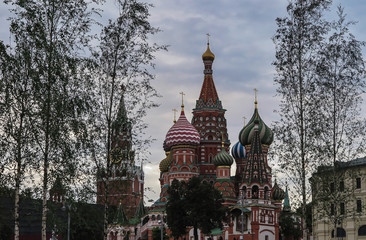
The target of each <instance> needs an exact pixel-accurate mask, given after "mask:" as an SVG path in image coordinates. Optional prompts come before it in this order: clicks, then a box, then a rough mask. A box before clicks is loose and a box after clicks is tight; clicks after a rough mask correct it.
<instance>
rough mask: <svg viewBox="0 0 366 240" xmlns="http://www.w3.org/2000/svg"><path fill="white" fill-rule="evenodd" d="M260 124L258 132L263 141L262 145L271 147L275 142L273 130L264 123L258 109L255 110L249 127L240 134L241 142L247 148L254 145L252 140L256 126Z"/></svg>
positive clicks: (245, 127)
mask: <svg viewBox="0 0 366 240" xmlns="http://www.w3.org/2000/svg"><path fill="white" fill-rule="evenodd" d="M256 122H257V124H258V132H259V137H260V139H261V143H262V144H264V145H267V146H269V145H271V143H272V142H273V132H272V130H271V129H270V128H269V127H268V126H267V125H266V124H265V123H264V122H263V120H262V119H261V117H260V116H259V113H258V109H257V107H256V108H255V110H254V114H253V116H252V118H251V119H250V121H249V122H248V124H247V125H245V126H244V128H243V129H242V130H241V131H240V133H239V141H240V143H241V144H242V145H243V146H247V145H250V144H252V140H253V137H254V131H255V130H254V126H255V124H256Z"/></svg>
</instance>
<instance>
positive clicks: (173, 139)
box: [165, 110, 200, 148]
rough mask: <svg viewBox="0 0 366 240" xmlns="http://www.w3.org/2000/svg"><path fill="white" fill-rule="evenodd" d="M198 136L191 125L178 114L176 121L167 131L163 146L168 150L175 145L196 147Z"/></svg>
mask: <svg viewBox="0 0 366 240" xmlns="http://www.w3.org/2000/svg"><path fill="white" fill-rule="evenodd" d="M199 143H200V135H199V133H198V131H197V129H195V128H194V127H193V126H192V124H190V123H189V122H188V120H187V118H186V116H185V115H184V111H183V110H182V112H181V113H180V116H179V119H178V121H177V122H176V123H175V124H174V125H173V126H172V127H171V128H170V129H169V131H168V133H167V134H166V137H165V144H166V146H167V147H168V148H171V147H172V146H175V145H186V144H187V145H198V144H199Z"/></svg>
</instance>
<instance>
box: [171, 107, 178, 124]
mask: <svg viewBox="0 0 366 240" xmlns="http://www.w3.org/2000/svg"><path fill="white" fill-rule="evenodd" d="M172 111H173V112H174V121H173V122H174V123H176V122H177V120H176V113H177V112H178V110H177V109H175V108H174V109H172Z"/></svg>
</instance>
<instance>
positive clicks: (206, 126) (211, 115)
mask: <svg viewBox="0 0 366 240" xmlns="http://www.w3.org/2000/svg"><path fill="white" fill-rule="evenodd" d="M214 59H215V55H214V54H213V53H212V52H211V50H210V45H209V43H207V50H206V52H205V53H204V54H203V55H202V60H203V63H204V67H205V68H204V71H203V73H204V80H203V84H202V88H201V93H200V96H199V99H198V100H197V101H196V107H195V108H194V109H193V117H192V125H193V126H194V127H195V128H196V129H197V131H198V132H199V134H200V138H201V143H200V145H199V146H198V147H197V159H198V165H199V168H200V176H201V178H202V179H205V180H206V181H209V182H212V183H213V182H214V181H215V178H216V172H215V171H216V169H215V165H214V164H213V158H214V157H215V156H216V154H217V153H218V152H219V151H220V150H221V137H222V135H223V137H224V139H227V140H226V141H225V143H224V145H225V149H226V150H228V149H229V146H230V141H229V140H228V139H229V138H228V134H227V128H226V119H225V111H226V110H225V109H223V108H222V104H221V101H220V100H219V96H218V95H217V92H216V87H215V83H214V80H213V77H212V63H213V61H214Z"/></svg>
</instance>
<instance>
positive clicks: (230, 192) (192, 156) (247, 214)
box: [112, 42, 285, 240]
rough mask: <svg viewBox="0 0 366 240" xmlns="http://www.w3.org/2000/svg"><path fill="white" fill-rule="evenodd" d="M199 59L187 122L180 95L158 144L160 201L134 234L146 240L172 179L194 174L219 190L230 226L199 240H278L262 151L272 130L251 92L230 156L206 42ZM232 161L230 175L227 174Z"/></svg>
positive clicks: (277, 193) (278, 195)
mask: <svg viewBox="0 0 366 240" xmlns="http://www.w3.org/2000/svg"><path fill="white" fill-rule="evenodd" d="M202 60H203V64H204V70H203V74H204V79H203V84H202V87H201V92H200V95H199V98H198V100H197V101H196V106H195V108H194V109H193V116H192V121H191V123H190V122H188V121H187V118H186V116H185V112H184V104H183V96H184V93H181V94H182V106H181V107H182V109H181V113H180V116H179V118H178V120H177V121H174V124H173V126H172V127H171V128H170V129H169V130H168V132H167V134H166V137H165V140H164V142H163V149H164V151H165V158H164V159H163V160H162V161H161V162H160V164H159V169H160V178H159V180H160V186H161V192H160V197H159V199H158V200H157V201H156V202H155V203H154V204H153V205H152V207H151V209H150V211H148V212H147V213H146V215H145V216H144V217H142V218H141V223H140V224H138V225H136V229H137V230H136V231H138V232H139V233H140V237H141V238H143V239H152V232H153V229H154V228H156V227H160V226H161V225H162V224H164V218H165V217H166V213H165V207H166V204H167V202H168V200H169V195H168V189H169V187H170V184H171V183H172V181H173V180H174V179H178V180H180V181H188V180H189V179H190V178H192V177H195V176H196V177H199V178H200V179H201V181H202V182H208V183H211V184H213V186H214V187H215V188H216V189H217V190H219V191H220V192H221V194H222V197H223V200H224V202H223V204H224V205H225V206H227V207H228V208H229V209H230V211H231V215H232V217H231V218H230V223H228V224H225V225H224V228H223V229H222V230H220V231H217V232H216V233H212V234H211V235H210V236H205V235H203V234H202V233H200V236H199V238H200V239H205V240H207V239H209V238H210V239H212V238H213V239H217V240H218V239H225V240H238V239H242V237H244V239H245V240H246V239H250V240H259V239H261V240H262V239H263V240H279V213H280V211H281V208H282V200H283V199H284V198H285V192H284V191H283V190H282V189H281V188H280V187H279V186H278V184H277V181H276V180H275V181H274V184H272V181H273V179H272V169H271V167H270V166H269V164H268V159H267V153H268V150H269V147H270V145H271V143H272V142H273V132H272V130H271V129H270V128H269V127H268V126H267V125H266V124H265V123H264V121H263V120H262V119H261V117H260V115H259V110H258V102H257V90H256V89H255V101H254V112H253V116H252V117H251V119H250V120H249V122H248V123H247V124H246V125H244V127H243V129H242V130H241V131H240V132H239V133H238V136H239V137H238V138H239V141H238V142H236V143H235V144H234V145H233V146H232V148H231V155H230V154H229V150H230V140H229V136H228V133H227V122H226V118H225V112H226V109H224V108H223V107H222V102H221V100H220V99H219V96H218V93H217V91H216V87H215V83H214V80H213V74H212V73H213V71H212V64H213V61H214V60H215V55H214V54H213V53H212V52H211V50H210V44H209V42H207V49H206V51H205V52H204V54H203V55H202ZM234 162H235V164H236V173H235V176H231V166H232V164H233V163H234ZM120 215H121V214H120ZM121 216H122V215H121ZM168 231H169V230H168ZM112 235H113V234H112ZM121 237H123V236H122V235H121ZM192 237H193V235H192V231H190V229H188V230H187V234H186V236H185V237H183V238H182V239H192ZM121 239H122V238H121Z"/></svg>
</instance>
